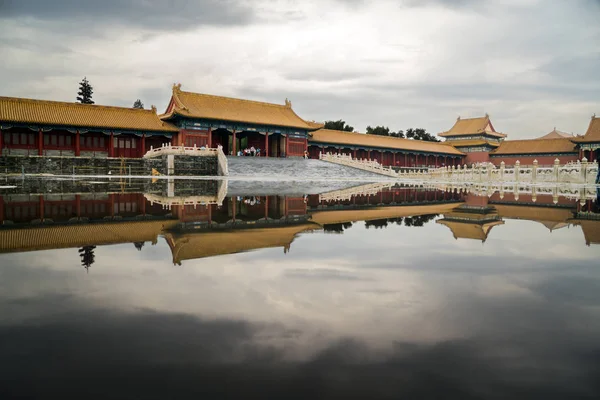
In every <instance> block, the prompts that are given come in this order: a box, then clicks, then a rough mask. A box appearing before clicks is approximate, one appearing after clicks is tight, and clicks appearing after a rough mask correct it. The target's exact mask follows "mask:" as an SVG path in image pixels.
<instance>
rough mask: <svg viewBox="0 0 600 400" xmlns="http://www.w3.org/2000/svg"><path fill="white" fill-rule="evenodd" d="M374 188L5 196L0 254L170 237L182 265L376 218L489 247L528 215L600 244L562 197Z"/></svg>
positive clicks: (587, 215) (581, 213) (596, 232)
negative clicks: (442, 230)
mask: <svg viewBox="0 0 600 400" xmlns="http://www.w3.org/2000/svg"><path fill="white" fill-rule="evenodd" d="M369 187H370V186H369ZM369 187H367V188H366V189H365V188H360V187H359V188H356V189H355V192H356V194H352V192H351V191H347V190H344V191H343V193H341V192H340V194H341V195H340V196H337V195H336V194H335V193H333V192H332V193H330V195H328V196H324V197H323V199H321V198H320V196H319V195H310V196H307V197H289V196H235V197H228V198H225V200H223V201H222V202H220V203H218V202H212V203H208V202H207V203H204V204H202V203H195V204H188V203H187V201H186V200H185V199H184V200H183V201H182V202H181V203H180V204H177V202H176V201H175V200H176V199H177V197H168V196H166V197H161V196H148V197H149V198H150V199H152V201H154V203H151V202H150V201H149V200H148V199H147V198H146V197H145V196H144V194H141V193H111V194H77V195H71V194H59V195H44V196H38V195H22V194H15V195H4V196H0V223H1V225H0V253H7V252H22V251H35V250H50V249H59V248H75V249H81V248H85V247H89V246H102V245H111V244H119V243H133V244H134V245H135V248H137V249H141V248H142V247H143V244H144V243H146V242H149V243H152V244H156V243H157V241H158V238H159V237H160V236H163V237H164V238H165V240H166V242H167V244H168V245H169V247H170V249H171V252H172V256H173V262H174V263H181V262H182V261H184V260H190V259H195V258H202V257H212V256H216V255H221V254H232V253H238V252H244V251H249V250H253V249H263V248H283V251H284V252H287V251H288V250H289V249H290V246H291V244H292V242H293V240H294V239H295V238H296V237H297V236H298V235H299V234H301V233H304V232H309V231H314V230H325V231H327V232H338V233H341V232H343V231H344V229H347V228H348V227H350V226H352V223H353V222H356V221H368V222H369V226H372V227H376V228H377V227H386V226H388V224H400V223H403V224H404V226H407V227H410V226H421V225H423V223H426V222H427V221H429V220H431V219H432V218H434V217H435V216H437V215H439V214H443V218H441V219H439V220H438V221H437V222H438V223H440V224H443V225H446V226H447V227H448V228H449V229H451V231H452V233H453V235H454V237H455V238H457V239H459V238H468V239H476V240H481V241H485V240H486V239H487V238H488V236H489V234H490V232H491V230H492V228H493V227H495V226H499V225H502V224H503V223H504V220H506V219H521V220H530V221H537V222H539V223H541V224H543V225H544V226H546V227H547V228H548V229H549V230H550V231H553V230H555V229H559V228H561V227H564V226H568V225H577V226H581V228H582V230H583V234H584V236H585V240H586V243H587V244H588V245H590V244H599V243H600V212H599V211H600V210H599V209H598V205H597V204H596V203H594V202H592V201H591V200H590V201H585V202H584V201H581V202H579V201H576V200H569V199H565V198H562V197H561V198H559V199H558V201H556V204H554V199H553V197H552V195H539V196H538V197H537V198H536V201H537V205H533V203H532V199H531V198H528V197H526V196H521V197H520V198H517V197H516V196H511V195H510V194H508V193H506V194H505V195H504V196H503V197H502V198H500V197H497V195H496V194H494V195H492V196H490V197H488V196H476V195H472V194H468V195H465V194H462V193H460V192H450V191H433V190H425V189H424V188H420V187H405V186H389V187H387V188H384V189H383V190H382V191H381V192H378V193H372V192H371V191H370V190H367V189H369ZM192 198H194V197H192ZM167 202H168V205H165V204H166V203H167ZM161 203H163V204H161ZM132 248H133V246H132ZM88 258H91V257H90V256H88ZM86 262H87V261H86Z"/></svg>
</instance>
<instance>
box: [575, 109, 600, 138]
mask: <svg viewBox="0 0 600 400" xmlns="http://www.w3.org/2000/svg"><path fill="white" fill-rule="evenodd" d="M573 140H574V141H575V142H578V143H590V142H600V117H596V115H594V116H593V117H592V120H591V121H590V125H589V126H588V129H587V132H586V133H585V135H583V137H576V138H574V139H573Z"/></svg>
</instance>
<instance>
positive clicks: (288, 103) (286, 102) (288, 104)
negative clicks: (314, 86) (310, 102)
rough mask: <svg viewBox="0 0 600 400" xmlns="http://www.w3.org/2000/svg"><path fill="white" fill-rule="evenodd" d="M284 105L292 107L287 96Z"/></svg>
mask: <svg viewBox="0 0 600 400" xmlns="http://www.w3.org/2000/svg"><path fill="white" fill-rule="evenodd" d="M285 106H286V107H287V108H292V102H291V101H289V100H288V99H287V97H286V98H285Z"/></svg>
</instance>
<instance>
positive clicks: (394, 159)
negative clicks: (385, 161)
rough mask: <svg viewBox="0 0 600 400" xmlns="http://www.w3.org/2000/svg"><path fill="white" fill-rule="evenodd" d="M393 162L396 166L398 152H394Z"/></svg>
mask: <svg viewBox="0 0 600 400" xmlns="http://www.w3.org/2000/svg"><path fill="white" fill-rule="evenodd" d="M392 154H393V155H392V163H393V164H394V167H395V166H396V152H394V153H392Z"/></svg>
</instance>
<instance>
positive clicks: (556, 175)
mask: <svg viewBox="0 0 600 400" xmlns="http://www.w3.org/2000/svg"><path fill="white" fill-rule="evenodd" d="M559 171H560V160H559V159H558V158H555V159H554V171H553V172H554V180H555V181H556V182H558V180H559V179H560V172H559Z"/></svg>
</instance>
